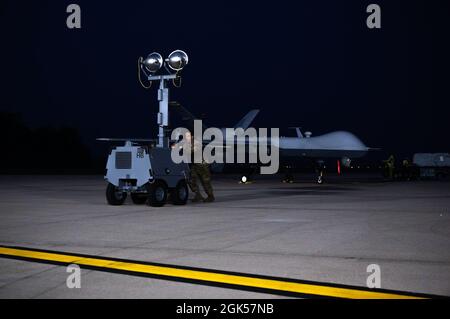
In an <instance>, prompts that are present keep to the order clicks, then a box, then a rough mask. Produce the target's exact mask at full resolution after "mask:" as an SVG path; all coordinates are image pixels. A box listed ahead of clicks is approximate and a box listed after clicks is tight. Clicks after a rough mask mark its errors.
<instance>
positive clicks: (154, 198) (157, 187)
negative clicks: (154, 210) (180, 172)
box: [146, 180, 167, 207]
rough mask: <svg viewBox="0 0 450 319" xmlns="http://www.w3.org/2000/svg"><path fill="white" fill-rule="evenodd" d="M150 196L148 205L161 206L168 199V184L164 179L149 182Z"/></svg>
mask: <svg viewBox="0 0 450 319" xmlns="http://www.w3.org/2000/svg"><path fill="white" fill-rule="evenodd" d="M147 189H148V197H147V202H146V203H147V205H149V206H153V207H161V206H164V204H165V203H166V201H167V186H166V184H165V183H164V182H163V181H160V180H156V181H154V182H153V183H151V184H147Z"/></svg>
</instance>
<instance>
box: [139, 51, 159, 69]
mask: <svg viewBox="0 0 450 319" xmlns="http://www.w3.org/2000/svg"><path fill="white" fill-rule="evenodd" d="M142 64H143V65H144V66H145V68H146V69H147V70H148V71H149V72H150V73H155V72H157V71H158V70H159V69H160V68H161V67H162V65H163V58H162V56H161V54H159V53H157V52H153V53H150V54H149V55H148V56H147V58H146V59H145V60H144V61H142Z"/></svg>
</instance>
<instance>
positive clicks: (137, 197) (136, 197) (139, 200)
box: [131, 193, 148, 205]
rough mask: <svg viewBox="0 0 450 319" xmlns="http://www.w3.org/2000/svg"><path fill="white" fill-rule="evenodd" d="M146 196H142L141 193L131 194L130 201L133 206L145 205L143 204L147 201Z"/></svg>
mask: <svg viewBox="0 0 450 319" xmlns="http://www.w3.org/2000/svg"><path fill="white" fill-rule="evenodd" d="M147 197H148V196H147V194H145V193H144V194H142V193H131V200H132V201H133V204H136V205H142V204H145V202H146V201H147Z"/></svg>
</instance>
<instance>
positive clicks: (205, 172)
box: [186, 133, 215, 202]
mask: <svg viewBox="0 0 450 319" xmlns="http://www.w3.org/2000/svg"><path fill="white" fill-rule="evenodd" d="M189 138H190V139H191V155H192V156H191V157H192V158H191V165H190V178H189V179H190V182H189V186H190V188H191V190H192V192H193V193H194V194H195V196H194V198H193V199H192V201H193V202H199V201H203V202H213V201H214V200H215V197H214V192H213V188H212V185H211V173H210V171H209V164H208V163H206V162H205V160H204V159H202V162H201V163H195V161H194V158H193V157H194V153H195V152H197V151H201V150H202V144H201V142H199V141H197V140H195V139H193V138H192V137H191V135H190V133H188V134H187V135H186V139H189ZM199 181H200V184H202V186H203V189H204V190H205V193H206V195H208V197H207V198H203V196H202V195H201V193H200V187H199Z"/></svg>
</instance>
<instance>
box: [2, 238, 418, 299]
mask: <svg viewBox="0 0 450 319" xmlns="http://www.w3.org/2000/svg"><path fill="white" fill-rule="evenodd" d="M0 256H3V257H12V258H14V257H16V258H25V259H26V260H30V261H36V262H39V261H41V262H56V263H62V264H77V265H79V266H81V267H83V266H86V267H95V269H98V270H100V271H101V270H104V271H108V270H109V271H118V272H120V271H123V272H127V273H129V274H131V275H132V274H136V275H149V276H152V275H153V276H164V277H166V278H168V279H169V280H170V278H173V279H174V280H176V279H178V280H180V279H181V280H183V279H184V280H191V281H198V284H202V282H203V283H204V284H214V283H216V284H222V285H230V286H231V287H232V288H235V289H239V287H244V289H245V287H248V288H253V289H259V290H265V289H267V290H268V291H267V292H266V293H276V292H277V291H278V292H282V293H283V292H285V293H292V294H299V295H311V296H321V297H330V298H351V299H423V298H422V297H417V296H415V295H414V294H408V293H404V294H403V293H398V292H395V293H389V292H379V291H374V290H360V289H352V288H347V287H345V288H344V287H343V288H340V287H333V286H327V285H320V284H310V283H300V282H295V281H294V280H293V281H289V280H288V279H279V280H278V279H267V278H258V277H254V276H253V275H248V276H247V275H245V274H236V275H235V274H226V273H220V272H215V271H213V270H201V269H200V270H191V269H183V268H177V266H159V265H149V264H145V263H139V262H131V261H130V262H128V261H117V260H113V259H107V258H102V257H96V256H92V257H84V256H77V255H71V254H70V253H59V252H46V251H38V250H33V249H27V248H9V247H1V246H0ZM234 286H235V287H234ZM263 292H264V291H263Z"/></svg>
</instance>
